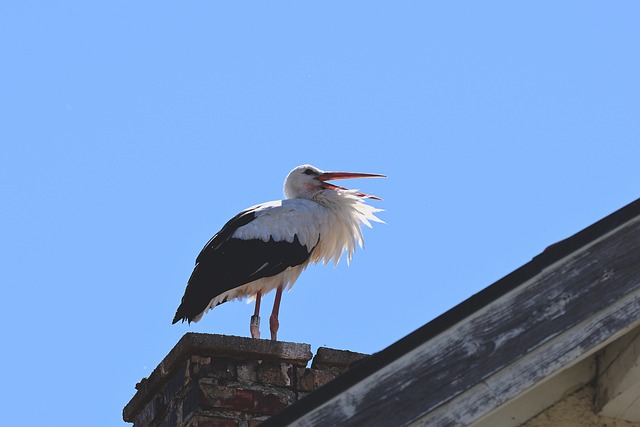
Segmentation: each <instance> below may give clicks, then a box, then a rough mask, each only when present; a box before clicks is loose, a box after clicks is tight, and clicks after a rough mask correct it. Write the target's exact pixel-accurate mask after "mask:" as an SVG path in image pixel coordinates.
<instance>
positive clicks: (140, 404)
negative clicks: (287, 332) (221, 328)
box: [122, 332, 312, 422]
mask: <svg viewBox="0 0 640 427" xmlns="http://www.w3.org/2000/svg"><path fill="white" fill-rule="evenodd" d="M194 354H195V355H200V356H204V357H207V356H218V357H219V356H227V357H234V358H238V359H242V360H247V359H251V360H271V361H278V362H285V363H291V364H292V365H294V366H298V367H305V366H306V365H307V363H308V362H309V360H310V359H311V357H312V354H311V346H310V345H309V344H300V343H291V342H282V341H271V340H258V339H253V338H243V337H236V336H228V335H217V334H202V333H195V332H188V333H186V334H185V335H184V336H183V337H182V338H181V339H180V341H178V343H177V344H176V345H175V346H174V347H173V349H171V351H170V352H169V354H167V356H166V357H165V358H164V359H163V360H162V362H160V364H159V365H158V366H157V367H156V368H155V369H154V370H153V372H152V373H151V375H149V377H148V378H145V379H142V381H140V383H138V384H137V385H136V389H137V392H136V394H135V395H134V396H133V397H132V398H131V400H130V401H129V403H128V404H127V405H126V406H125V407H124V410H123V412H122V414H123V418H124V420H125V421H129V422H133V420H134V418H135V416H136V415H137V414H138V413H140V411H141V410H142V409H143V408H144V406H145V405H147V403H149V402H150V401H151V399H152V398H153V397H154V396H155V394H156V393H157V392H158V390H159V389H160V388H161V387H162V386H163V384H164V383H165V382H166V381H167V379H168V378H169V376H170V375H171V374H173V372H174V371H175V369H176V368H177V366H178V365H179V364H180V363H182V362H183V361H184V360H185V359H186V358H187V357H189V356H191V355H194Z"/></svg>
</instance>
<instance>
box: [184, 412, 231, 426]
mask: <svg viewBox="0 0 640 427" xmlns="http://www.w3.org/2000/svg"><path fill="white" fill-rule="evenodd" d="M238 425H239V421H238V420H234V419H231V418H223V417H209V416H206V415H198V416H196V417H194V418H193V419H192V420H191V421H190V422H189V424H188V427H238Z"/></svg>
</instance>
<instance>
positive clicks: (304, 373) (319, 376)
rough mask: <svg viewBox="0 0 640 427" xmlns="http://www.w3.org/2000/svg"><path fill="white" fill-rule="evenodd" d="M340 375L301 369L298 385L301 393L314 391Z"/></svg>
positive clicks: (299, 370)
mask: <svg viewBox="0 0 640 427" xmlns="http://www.w3.org/2000/svg"><path fill="white" fill-rule="evenodd" d="M337 376H338V375H337V374H336V373H333V372H330V371H321V370H319V369H310V368H299V369H298V385H297V388H298V390H299V391H314V390H317V389H318V388H320V387H322V386H323V385H325V384H327V383H328V382H329V381H331V380H333V379H334V378H335V377H337Z"/></svg>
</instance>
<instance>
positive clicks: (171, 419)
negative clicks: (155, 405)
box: [158, 409, 178, 427]
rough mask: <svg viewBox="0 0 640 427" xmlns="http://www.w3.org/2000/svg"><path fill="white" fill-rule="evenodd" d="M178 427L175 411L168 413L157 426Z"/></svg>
mask: <svg viewBox="0 0 640 427" xmlns="http://www.w3.org/2000/svg"><path fill="white" fill-rule="evenodd" d="M177 425H178V414H177V412H176V410H175V409H172V410H171V411H169V413H168V414H167V415H165V417H164V419H163V420H162V422H161V423H160V424H159V425H158V427H173V426H177Z"/></svg>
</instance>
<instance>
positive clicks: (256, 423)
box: [248, 417, 269, 427]
mask: <svg viewBox="0 0 640 427" xmlns="http://www.w3.org/2000/svg"><path fill="white" fill-rule="evenodd" d="M268 418H269V417H262V418H254V419H252V420H250V421H249V424H248V426H249V427H258V426H259V425H260V424H262V423H263V422H265V421H266V420H267V419H268Z"/></svg>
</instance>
